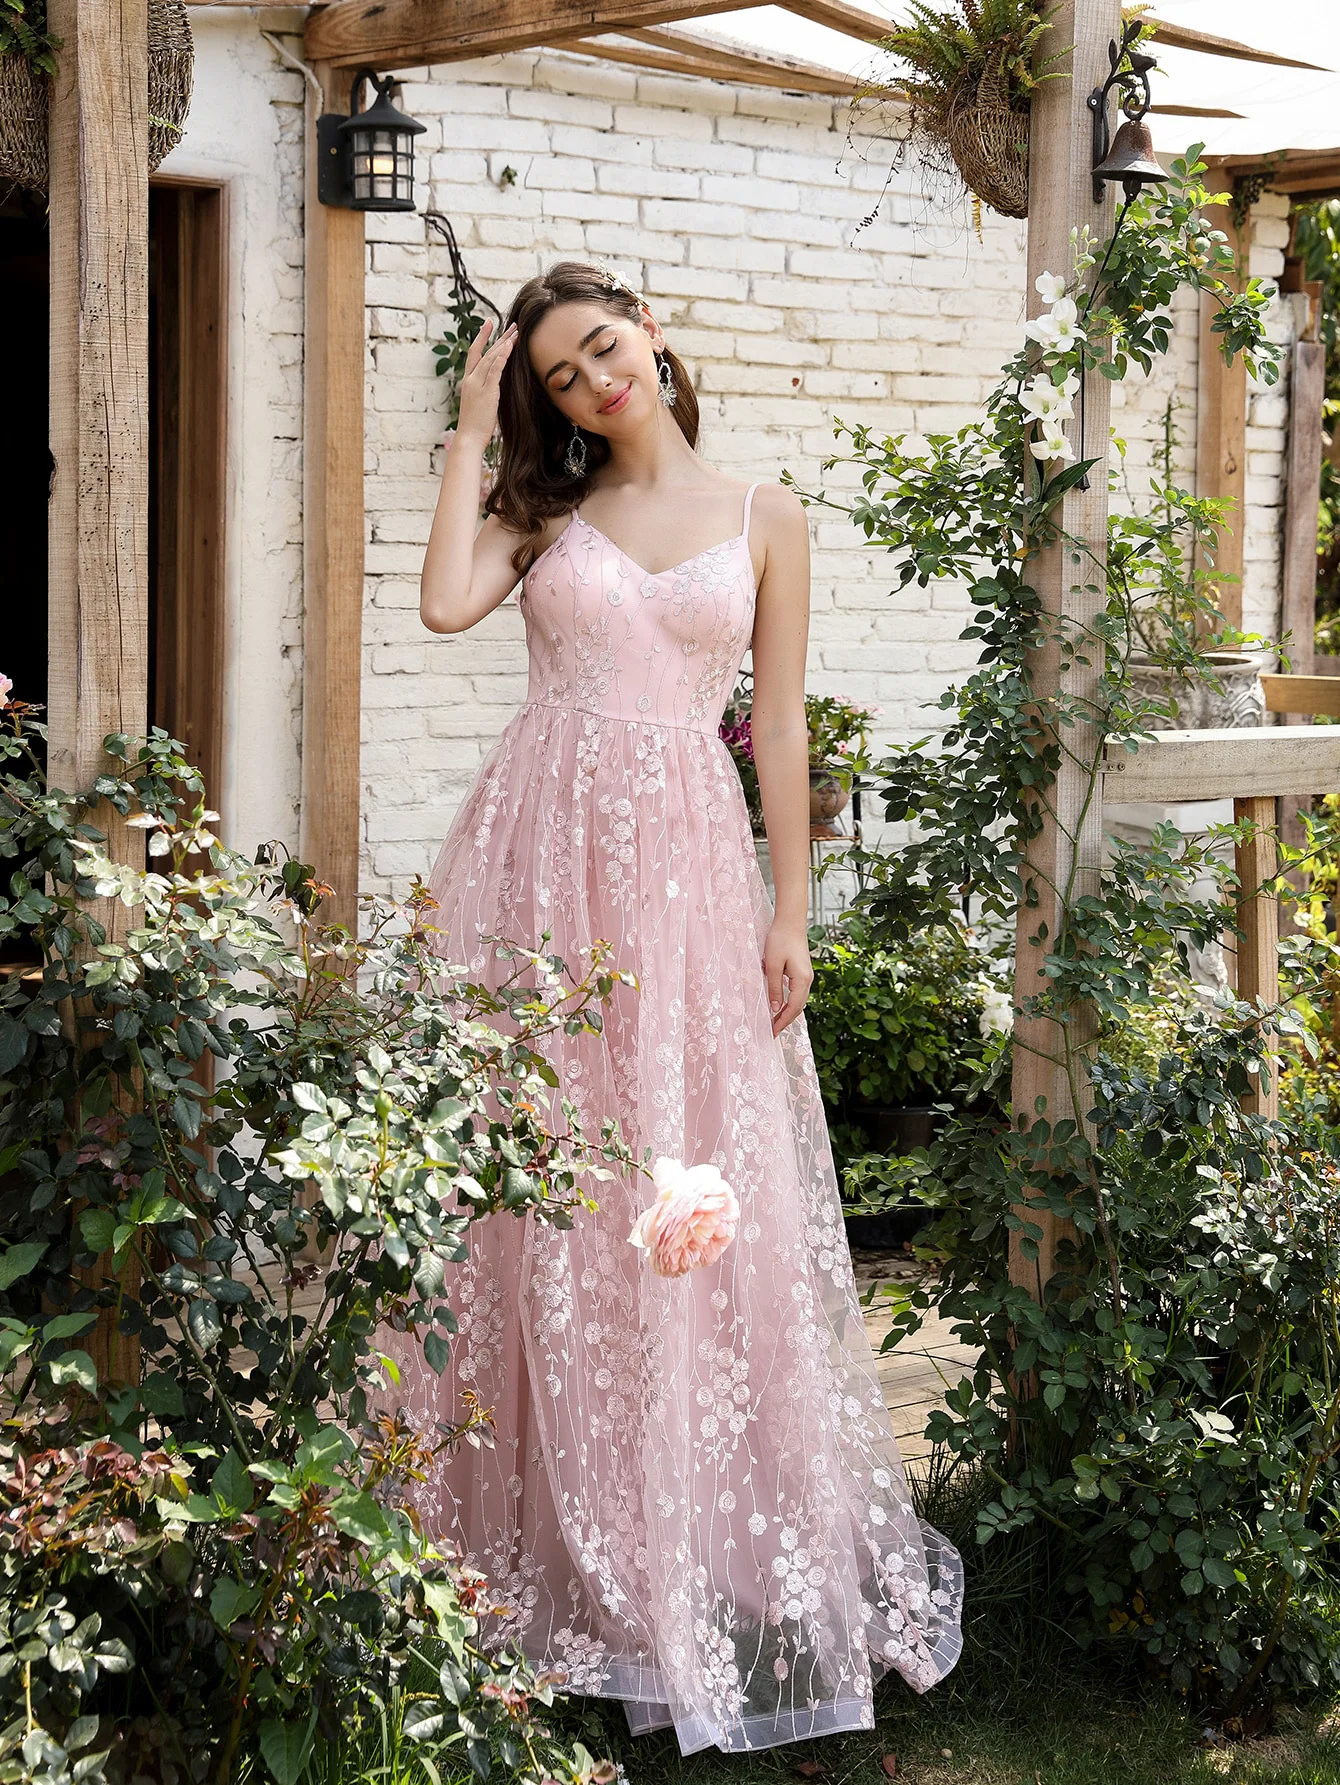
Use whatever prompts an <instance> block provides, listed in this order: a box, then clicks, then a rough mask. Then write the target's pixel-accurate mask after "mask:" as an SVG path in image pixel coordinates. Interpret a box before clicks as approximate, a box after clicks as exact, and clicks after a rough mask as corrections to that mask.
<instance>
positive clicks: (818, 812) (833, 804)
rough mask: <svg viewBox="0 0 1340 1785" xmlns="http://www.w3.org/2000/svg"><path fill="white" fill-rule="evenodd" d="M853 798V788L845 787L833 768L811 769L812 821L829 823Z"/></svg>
mask: <svg viewBox="0 0 1340 1785" xmlns="http://www.w3.org/2000/svg"><path fill="white" fill-rule="evenodd" d="M850 799H851V788H850V787H844V786H843V785H842V783H841V781H839V780H838V778H837V775H836V774H835V773H834V771H833V770H832V769H828V768H817V769H816V768H812V769H811V770H810V823H811V824H827V823H828V821H829V819H830V818H836V817H837V815H838V813H839V812H841V811H843V810H844V809H845V808H846V806H847V803H848V802H849V800H850Z"/></svg>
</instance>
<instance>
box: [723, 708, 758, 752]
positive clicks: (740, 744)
mask: <svg viewBox="0 0 1340 1785" xmlns="http://www.w3.org/2000/svg"><path fill="white" fill-rule="evenodd" d="M719 735H720V738H721V741H722V743H723V744H724V745H725V746H726V748H727V749H728V750H729V751H730V753H731V755H732V756H742V757H743V758H744V760H745V761H746V762H752V761H753V760H754V733H753V729H752V727H751V726H750V723H749V719H748V717H747V716H746V717H743V718H739V719H733V720H726V719H723V720H722V721H721V725H720V727H719Z"/></svg>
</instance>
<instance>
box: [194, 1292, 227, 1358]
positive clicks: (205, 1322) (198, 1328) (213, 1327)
mask: <svg viewBox="0 0 1340 1785" xmlns="http://www.w3.org/2000/svg"><path fill="white" fill-rule="evenodd" d="M186 1328H187V1331H188V1332H189V1333H190V1335H191V1337H192V1338H193V1339H194V1340H195V1342H196V1344H197V1345H198V1346H199V1347H200V1349H201V1350H202V1351H209V1350H211V1349H212V1348H213V1347H214V1346H215V1345H217V1344H218V1342H219V1340H220V1339H221V1338H222V1337H223V1316H222V1314H220V1313H219V1310H218V1308H217V1307H216V1306H215V1305H214V1303H213V1302H212V1301H204V1300H201V1301H198V1302H192V1303H191V1305H190V1307H189V1308H188V1309H187V1311H186Z"/></svg>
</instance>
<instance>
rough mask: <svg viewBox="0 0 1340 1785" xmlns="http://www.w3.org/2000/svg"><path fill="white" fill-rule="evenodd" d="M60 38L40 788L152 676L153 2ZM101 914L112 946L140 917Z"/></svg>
mask: <svg viewBox="0 0 1340 1785" xmlns="http://www.w3.org/2000/svg"><path fill="white" fill-rule="evenodd" d="M47 17H48V20H49V26H50V29H51V31H52V33H53V34H54V35H55V36H57V37H60V38H62V39H63V40H64V42H63V45H62V48H61V50H60V52H59V55H58V57H57V74H56V78H55V80H54V82H53V83H52V89H51V133H50V142H51V190H50V227H51V272H50V278H51V346H50V366H51V419H50V442H51V453H52V458H53V460H54V477H53V483H52V492H51V507H50V518H49V535H48V540H49V544H48V563H49V577H50V631H49V652H48V661H49V692H48V696H47V704H48V709H49V711H48V720H49V724H50V728H51V730H50V748H49V756H48V770H47V772H48V779H49V781H50V783H51V785H52V786H53V787H60V788H63V789H65V790H67V791H73V790H74V789H76V788H82V787H87V786H89V785H90V784H91V783H92V781H93V779H94V777H95V776H96V775H97V774H99V773H100V772H101V771H102V769H103V768H104V767H105V758H104V756H103V752H102V740H103V738H104V736H105V735H106V734H107V733H108V732H113V731H125V732H129V733H130V734H131V735H132V736H134V735H136V734H142V733H143V732H144V730H145V729H146V721H147V706H148V663H149V639H148V633H149V600H148V572H149V531H148V526H149V523H148V517H149V434H148V429H149V305H148V268H149V175H148V166H149V95H148V75H147V68H148V60H147V58H148V47H147V46H148V5H147V0H49V4H48V9H47ZM96 817H97V821H98V822H99V823H100V824H101V825H102V826H103V828H104V829H105V830H106V831H107V833H108V837H109V843H110V848H111V851H112V854H113V855H114V856H116V857H117V858H119V859H120V860H122V861H127V862H133V863H136V864H137V865H142V864H143V861H144V850H143V841H144V833H143V831H138V830H127V828H126V826H125V823H124V821H123V820H122V819H121V818H120V817H119V815H118V814H117V813H116V811H115V810H114V809H113V808H112V807H110V806H106V805H104V806H103V807H102V808H101V809H100V810H99V811H98V813H97V815H96ZM93 911H94V915H95V916H96V917H97V919H98V921H99V922H101V923H102V924H104V925H105V926H106V928H107V930H108V933H109V937H110V939H111V940H113V941H115V940H117V939H118V938H120V937H122V936H124V935H125V934H126V932H127V931H128V929H129V928H130V927H131V926H132V924H133V923H134V921H135V913H134V912H131V911H127V910H126V908H125V907H124V906H123V905H121V904H119V903H116V902H114V901H108V900H102V901H98V902H96V903H95V905H94V907H93ZM90 1349H91V1350H92V1352H93V1355H94V1360H95V1362H96V1363H97V1365H98V1369H99V1374H100V1375H101V1376H102V1377H103V1378H104V1379H108V1378H111V1379H115V1380H132V1379H134V1378H135V1377H136V1376H137V1375H138V1371H139V1345H138V1342H137V1341H127V1340H125V1339H123V1338H122V1337H121V1336H120V1335H119V1334H118V1333H116V1332H115V1331H114V1330H113V1328H112V1325H111V1322H110V1321H108V1320H104V1321H103V1322H101V1323H100V1325H99V1327H98V1329H97V1331H96V1332H95V1333H94V1334H93V1335H92V1336H91V1340H90Z"/></svg>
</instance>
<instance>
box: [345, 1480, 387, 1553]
mask: <svg viewBox="0 0 1340 1785" xmlns="http://www.w3.org/2000/svg"><path fill="white" fill-rule="evenodd" d="M330 1516H331V1517H332V1518H333V1519H334V1521H335V1524H336V1527H337V1528H338V1529H339V1530H341V1531H343V1532H344V1534H345V1536H346V1537H352V1538H354V1539H356V1541H357V1542H359V1543H376V1542H378V1541H379V1540H380V1539H382V1538H386V1537H389V1536H390V1535H391V1527H390V1525H389V1524H387V1522H386V1514H385V1513H384V1512H383V1511H382V1509H381V1507H380V1506H379V1505H378V1504H377V1502H376V1501H375V1500H374V1499H373V1497H372V1495H371V1494H368V1493H363V1492H361V1491H358V1492H346V1493H343V1494H341V1495H340V1497H339V1498H338V1499H337V1500H336V1501H335V1503H334V1505H332V1507H331V1509H330Z"/></svg>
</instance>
